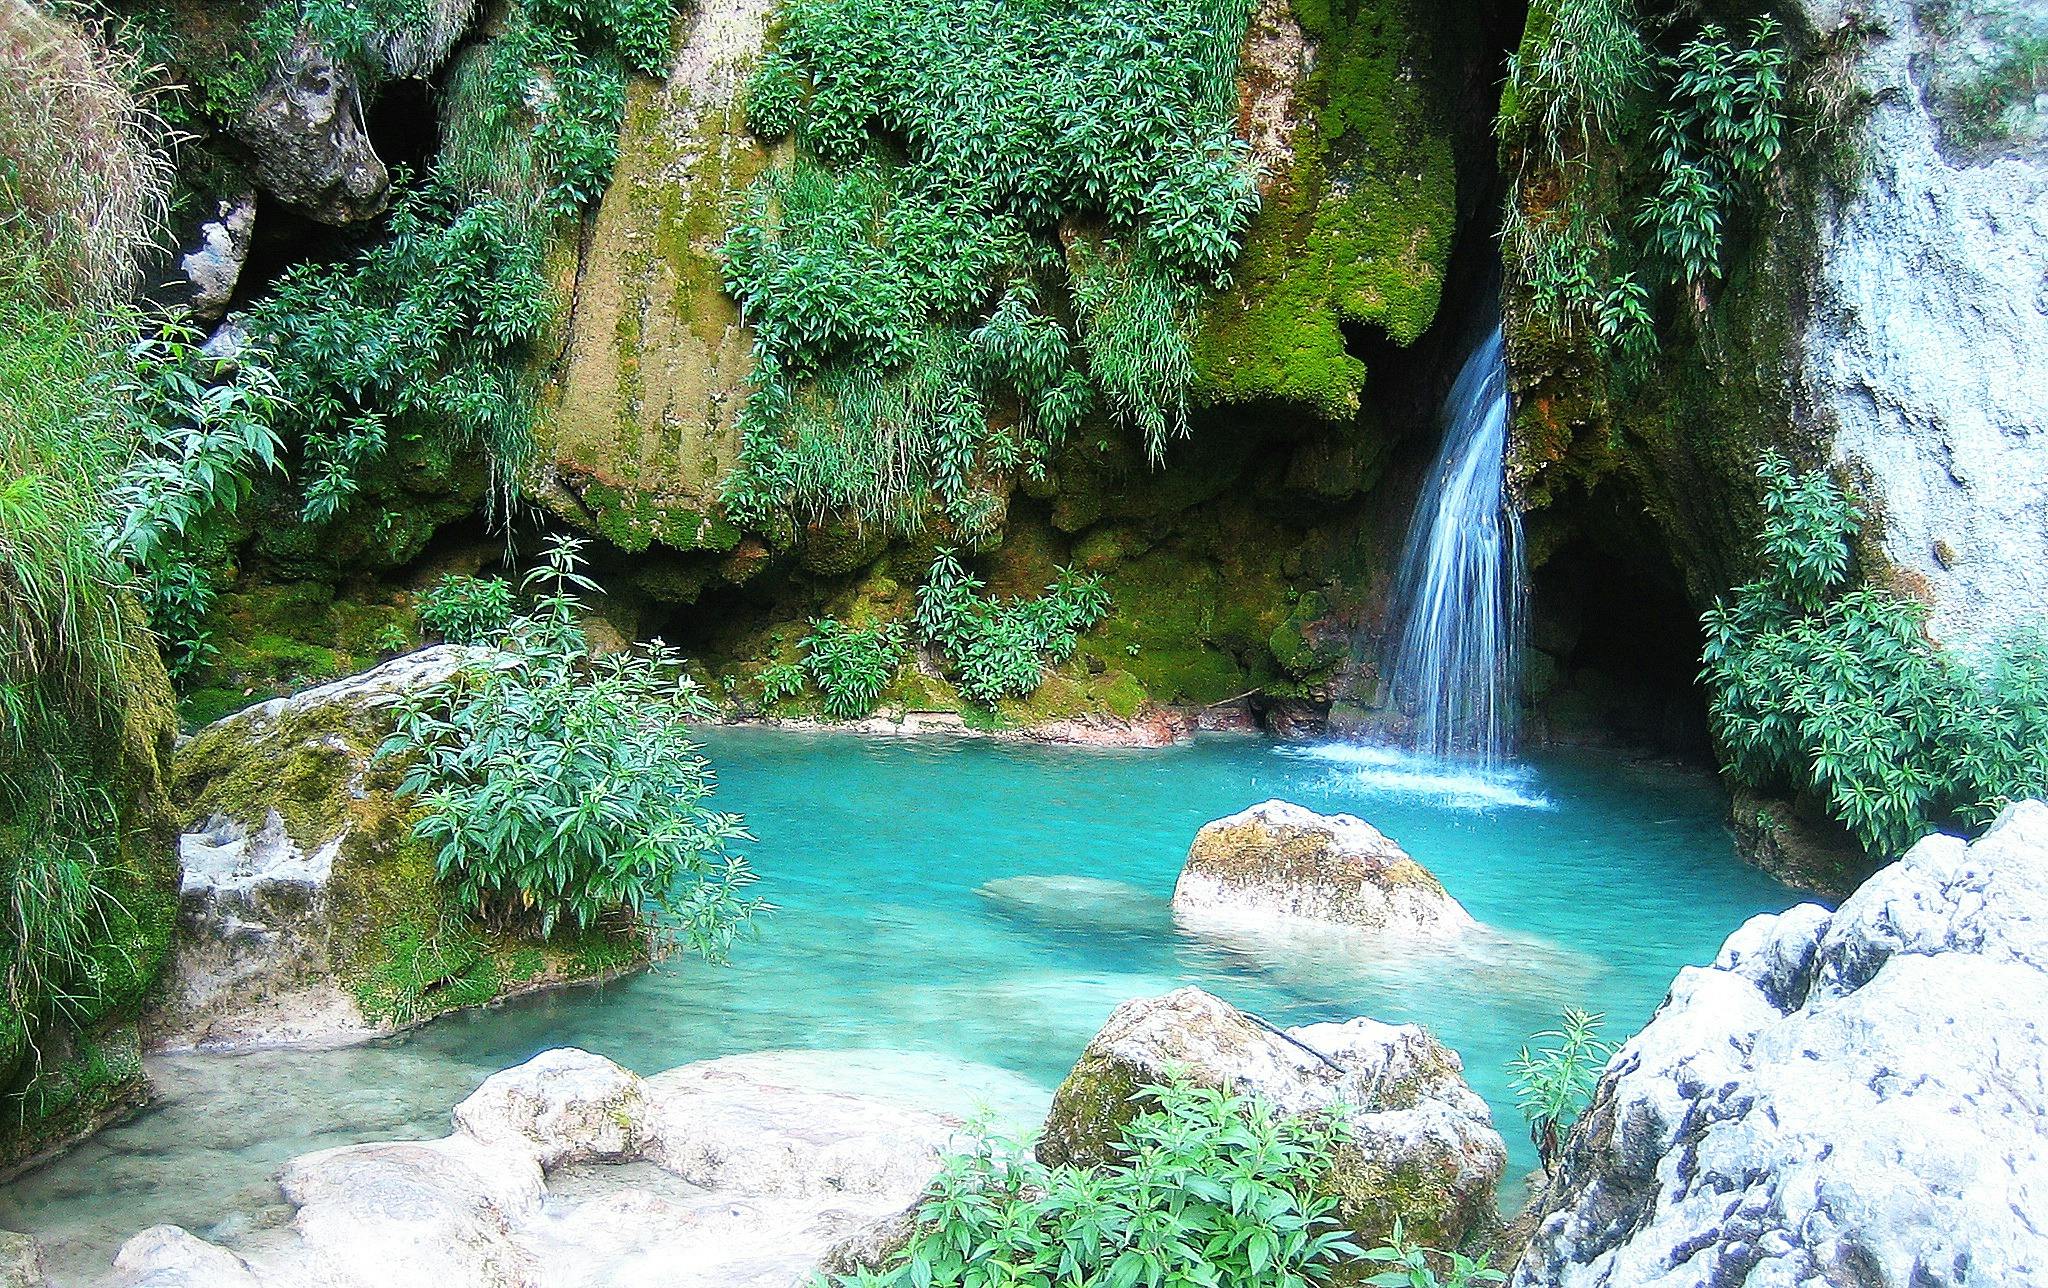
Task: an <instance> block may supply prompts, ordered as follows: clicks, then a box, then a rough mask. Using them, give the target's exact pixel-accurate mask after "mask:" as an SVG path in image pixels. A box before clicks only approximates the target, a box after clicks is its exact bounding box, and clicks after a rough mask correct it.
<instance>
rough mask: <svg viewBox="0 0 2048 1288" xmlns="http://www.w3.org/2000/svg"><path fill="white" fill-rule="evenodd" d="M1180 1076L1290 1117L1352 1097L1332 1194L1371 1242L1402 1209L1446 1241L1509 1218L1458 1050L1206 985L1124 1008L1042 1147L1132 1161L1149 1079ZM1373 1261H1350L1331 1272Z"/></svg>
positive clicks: (1071, 1157)
mask: <svg viewBox="0 0 2048 1288" xmlns="http://www.w3.org/2000/svg"><path fill="white" fill-rule="evenodd" d="M1174 1079H1179V1080H1181V1081H1184V1082H1187V1083H1190V1084H1192V1085H1195V1086H1200V1087H1210V1088H1218V1089H1224V1090H1228V1091H1230V1092H1232V1093H1234V1094H1236V1095H1239V1096H1257V1097H1258V1098H1260V1099H1262V1100H1264V1101H1265V1102H1266V1104H1267V1105H1269V1106H1270V1107H1271V1108H1272V1109H1273V1110H1275V1111H1276V1112H1277V1113H1279V1114H1280V1115H1282V1116H1283V1117H1295V1116H1301V1115H1321V1114H1329V1113H1333V1112H1336V1111H1337V1110H1338V1109H1339V1108H1340V1107H1341V1108H1342V1109H1343V1111H1344V1112H1345V1115H1346V1120H1347V1121H1348V1123H1349V1124H1350V1128H1351V1131H1350V1140H1349V1142H1348V1143H1347V1144H1345V1145H1343V1146H1340V1147H1339V1148H1338V1149H1337V1150H1336V1151H1335V1152H1334V1153H1333V1154H1332V1156H1331V1159H1330V1164H1331V1165H1330V1168H1329V1170H1328V1172H1327V1173H1326V1175H1325V1179H1324V1186H1325V1190H1324V1192H1325V1193H1327V1194H1328V1195H1329V1196H1330V1197H1332V1198H1334V1199H1335V1200H1336V1208H1335V1211H1334V1214H1333V1215H1334V1216H1335V1219H1336V1220H1337V1221H1338V1222H1339V1224H1341V1225H1342V1226H1344V1227H1345V1228H1347V1229H1348V1230H1349V1231H1350V1232H1351V1236H1352V1238H1353V1240H1354V1241H1355V1242H1357V1243H1359V1245H1360V1246H1361V1247H1374V1246H1377V1245H1379V1244H1381V1243H1384V1242H1385V1241H1386V1239H1387V1237H1388V1236H1389V1235H1390V1234H1391V1233H1392V1231H1393V1225H1394V1221H1395V1220H1396V1219H1397V1218H1398V1219H1399V1220H1400V1221H1401V1222H1402V1223H1403V1225H1404V1226H1405V1228H1406V1229H1407V1231H1408V1233H1409V1236H1410V1237H1411V1238H1414V1239H1415V1240H1416V1241H1418V1242H1420V1243H1423V1244H1425V1245H1427V1246H1430V1247H1436V1248H1461V1247H1466V1246H1469V1244H1470V1243H1472V1242H1473V1241H1475V1240H1477V1239H1480V1238H1483V1237H1484V1236H1485V1235H1486V1234H1487V1233H1489V1232H1490V1231H1491V1230H1492V1228H1493V1227H1494V1226H1495V1225H1496V1224H1497V1222H1498V1215H1497V1213H1496V1212H1495V1209H1494V1195H1495V1192H1496V1188H1497V1186H1498V1184H1499V1181H1500V1176H1501V1173H1502V1171H1503V1170H1504V1169H1505V1167H1506V1164H1507V1151H1506V1148H1505V1146H1504V1145H1503V1144H1502V1142H1501V1139H1500V1136H1499V1135H1498V1133H1496V1132H1495V1131H1494V1130H1493V1127H1492V1125H1491V1121H1490V1117H1489V1115H1488V1112H1487V1109H1486V1105H1485V1103H1484V1102H1483V1101H1481V1100H1480V1099H1479V1097H1478V1096H1476V1095H1475V1094H1473V1092H1472V1090H1471V1089H1470V1088H1469V1087H1467V1086H1466V1085H1465V1081H1464V1077H1463V1070H1462V1066H1461V1065H1460V1063H1459V1061H1458V1057H1457V1056H1456V1054H1454V1053H1453V1052H1451V1051H1450V1050H1449V1049H1448V1048H1446V1047H1445V1046H1443V1045H1442V1044H1441V1043H1439V1042H1438V1041H1436V1039H1435V1038H1433V1037H1431V1036H1430V1035H1429V1034H1428V1033H1426V1032H1425V1031H1423V1030H1422V1029H1420V1028H1417V1027H1415V1026H1413V1025H1406V1026H1399V1027H1396V1026H1392V1025H1385V1024H1378V1023H1375V1022H1373V1021H1371V1020H1353V1021H1351V1022H1350V1023H1348V1024H1318V1025H1311V1026H1309V1027H1306V1028H1300V1029H1290V1030H1288V1031H1287V1032H1285V1033H1282V1032H1281V1031H1280V1030H1278V1029H1276V1028H1274V1027H1273V1026H1271V1025H1269V1024H1266V1023H1265V1022H1264V1021H1262V1020H1260V1019H1258V1017H1256V1016H1252V1015H1248V1014H1246V1013H1245V1012H1242V1011H1239V1010H1238V1009H1237V1008H1235V1007H1233V1006H1231V1005H1230V1004H1229V1003H1227V1002H1224V1001H1223V1000H1221V999H1220V998H1217V997H1214V996H1212V995H1210V994H1208V993H1205V992H1203V991H1201V990H1200V989H1195V988H1183V989H1178V990H1175V991H1174V992H1172V993H1168V994H1166V995H1165V996H1163V997H1155V998H1138V999H1136V1000H1133V1001H1129V1002H1125V1003H1124V1004H1123V1005H1121V1006H1119V1007H1118V1008H1117V1009H1116V1011H1115V1012H1114V1013H1113V1014H1112V1015H1111V1016H1110V1018H1109V1021H1108V1023H1106V1024H1104V1025H1103V1027H1102V1031H1101V1032H1099V1033H1097V1034H1096V1035H1095V1037H1094V1038H1093V1039H1092V1040H1091V1041H1090V1042H1089V1043H1088V1046H1087V1048H1086V1049H1085V1050H1084V1051H1083V1052H1082V1054H1081V1058H1080V1059H1079V1060H1078V1061H1076V1062H1075V1064H1074V1068H1073V1070H1072V1072H1070V1073H1069V1074H1068V1075H1067V1077H1066V1079H1065V1081H1063V1082H1062V1083H1061V1084H1060V1087H1059V1090H1058V1091H1056V1092H1055V1093H1054V1095H1053V1103H1052V1108H1051V1110H1050V1111H1049V1112H1048V1113H1047V1115H1046V1120H1045V1130H1044V1133H1043V1134H1042V1135H1041V1137H1040V1139H1039V1144H1038V1157H1039V1158H1040V1160H1041V1161H1043V1162H1045V1163H1046V1164H1048V1165H1051V1166H1061V1165H1073V1166H1080V1167H1116V1166H1119V1165H1121V1164H1122V1163H1123V1162H1124V1161H1125V1159H1126V1157H1127V1154H1126V1151H1125V1150H1124V1148H1123V1139H1124V1136H1125V1133H1126V1130H1127V1129H1128V1127H1129V1125H1130V1123H1131V1121H1132V1120H1133V1119H1134V1118H1136V1117H1137V1115H1138V1114H1139V1113H1140V1112H1141V1111H1142V1109H1143V1108H1144V1105H1145V1103H1146V1100H1147V1098H1148V1097H1147V1095H1146V1092H1145V1088H1148V1087H1155V1086H1160V1085H1163V1084H1165V1083H1166V1082H1168V1081H1171V1080H1174ZM1424 1122H1427V1123H1428V1124H1430V1126H1429V1127H1428V1128H1427V1129H1423V1128H1422V1127H1421V1124H1422V1123H1424ZM1370 1272H1371V1271H1370V1267H1366V1266H1363V1265H1352V1266H1347V1267H1345V1268H1343V1269H1342V1270H1340V1271H1339V1273H1338V1275H1337V1276H1336V1277H1335V1278H1334V1279H1333V1280H1332V1282H1335V1283H1359V1282H1362V1281H1363V1280H1364V1278H1365V1277H1366V1275H1367V1274H1369V1273H1370Z"/></svg>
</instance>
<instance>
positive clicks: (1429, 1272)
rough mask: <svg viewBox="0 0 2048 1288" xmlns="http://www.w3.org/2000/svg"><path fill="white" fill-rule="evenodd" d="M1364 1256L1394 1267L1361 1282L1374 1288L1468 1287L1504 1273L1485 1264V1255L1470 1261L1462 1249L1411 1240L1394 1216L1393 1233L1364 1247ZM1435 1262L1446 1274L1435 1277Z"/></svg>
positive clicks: (1492, 1281) (1497, 1279) (1493, 1280)
mask: <svg viewBox="0 0 2048 1288" xmlns="http://www.w3.org/2000/svg"><path fill="white" fill-rule="evenodd" d="M1432 1258H1434V1259H1435V1260H1434V1261H1432V1260H1431V1259H1432ZM1365 1259H1366V1260H1367V1261H1370V1262H1373V1263H1375V1264H1377V1265H1387V1266H1392V1267H1394V1268H1393V1269H1392V1270H1382V1271H1380V1272H1379V1273H1378V1274H1376V1275H1374V1276H1372V1277H1371V1278H1370V1279H1367V1280H1366V1281H1365V1282H1366V1283H1368V1284H1371V1285H1373V1286H1374V1288H1472V1285H1474V1284H1497V1283H1506V1282H1507V1276H1506V1275H1504V1274H1502V1273H1501V1272H1500V1271H1498V1270H1492V1269H1489V1268H1488V1267H1487V1264H1486V1262H1487V1258H1485V1257H1480V1258H1479V1259H1477V1260H1474V1259H1473V1258H1471V1257H1468V1256H1466V1255H1465V1254H1464V1253H1462V1252H1440V1251H1438V1250H1436V1249H1434V1248H1425V1247H1423V1246H1421V1245H1420V1244H1417V1243H1414V1242H1411V1241H1410V1240H1409V1238H1408V1231H1407V1227H1406V1225H1405V1224H1404V1223H1403V1222H1402V1220H1401V1218H1400V1217H1398V1216H1397V1217H1395V1218H1394V1232H1393V1234H1392V1235H1390V1236H1389V1237H1388V1239H1387V1242H1386V1243H1385V1245H1383V1246H1381V1247H1377V1248H1368V1249H1367V1250H1366V1253H1365ZM1438 1263H1442V1264H1444V1265H1447V1266H1448V1267H1449V1270H1448V1272H1447V1274H1448V1277H1439V1276H1438V1274H1437V1272H1436V1265H1437V1264H1438Z"/></svg>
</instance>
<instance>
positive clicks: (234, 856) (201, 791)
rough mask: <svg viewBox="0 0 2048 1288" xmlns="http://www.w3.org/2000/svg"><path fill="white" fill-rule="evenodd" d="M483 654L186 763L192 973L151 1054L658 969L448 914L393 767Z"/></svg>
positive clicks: (414, 672) (183, 937) (233, 724)
mask: <svg viewBox="0 0 2048 1288" xmlns="http://www.w3.org/2000/svg"><path fill="white" fill-rule="evenodd" d="M495 656H496V655H494V654H491V653H489V652H488V651H485V650H477V649H464V648H457V647H453V646H448V645H443V646H440V647H436V648H430V649H425V650H423V651H421V652H418V653H414V654H411V655H410V656H407V657H401V658H398V659H396V660H394V661H391V662H387V663H385V664H384V665H382V666H380V667H377V668H376V669H374V670H372V671H369V672H366V673H365V674H363V675H359V676H352V677H350V678H348V679H345V680H339V681H336V682H335V683H333V684H328V685H323V686H321V687H319V688H315V689H309V690H307V691H306V692H304V693H300V694H297V695H295V696H293V697H289V698H276V699H273V700H272V701H269V702H265V703H262V704H261V705H259V706H255V707H251V708H249V709H247V710H245V711H242V712H239V713H237V714H235V715H232V716H229V717H227V718H226V719H224V720H220V721H217V722H216V723H214V724H211V725H208V726H207V727H206V728H204V729H202V730H200V731H199V732H198V733H197V734H195V735H194V736H193V737H192V738H191V740H190V741H188V742H187V743H186V744H185V745H184V746H182V747H181V748H179V751H178V754H177V757H176V760H175V763H174V769H173V786H174V796H175V799H176V801H177V804H178V806H179V808H180V809H181V810H182V811H183V813H184V816H185V819H186V821H187V824H188V830H187V831H186V832H185V834H184V836H183V837H182V838H181V839H180V841H179V854H180V858H181V860H182V862H183V865H184V879H183V889H182V897H181V905H180V927H181V934H180V936H179V944H178V949H177V958H176V965H175V968H174V970H173V973H172V976H171V979H170V981H169V983H168V986H167V988H166V990H165V998H164V1001H163V1003H162V1005H161V1006H160V1007H159V1008H158V1010H157V1011H156V1012H155V1013H154V1014H153V1015H152V1016H151V1017H150V1021H149V1024H148V1029H149V1036H150V1040H151V1043H152V1045H154V1046H156V1047H159V1048H163V1047H183V1046H195V1045H196V1046H214V1047H221V1046H246V1045H252V1044H265V1043H280V1042H335V1041H348V1040H353V1039H357V1038H361V1037H365V1036H368V1035H370V1034H373V1033H377V1032H381V1031H388V1030H389V1029H390V1028H392V1027H394V1026H396V1025H400V1024H404V1023H409V1022H411V1021H414V1020H419V1019H424V1018H427V1017H428V1016H431V1015H435V1014H438V1013H440V1012H443V1011H447V1010H452V1009H456V1008H459V1007H462V1006H470V1005H476V1004H479V1003H482V1002H488V1001H492V1000H494V999H496V998H499V997H503V996H506V995H508V994H510V993H514V992H524V991H530V990H532V989H535V988H541V987H546V986H549V985H552V984H558V983H562V982H566V981H570V980H575V979H582V978H589V977H593V976H602V975H605V974H609V973H615V972H617V971H619V970H623V969H627V968H630V967H631V966H634V965H637V964H640V963H641V962H643V961H644V960H645V951H646V949H645V945H644V944H643V943H641V942H640V941H639V940H637V939H632V938H627V939H620V940H611V939H604V938H602V937H597V936H592V937H590V938H588V939H586V940H582V941H561V942H558V941H557V940H546V941H538V940H533V939H530V938H528V937H526V936H523V935H520V934H517V933H513V932H507V931H501V930H497V929H494V928H487V927H484V926H481V925H477V924H473V923H472V922H471V921H470V920H469V919H468V918H467V917H464V916H462V915H461V914H459V913H458V912H456V911H455V910H454V909H453V908H452V907H451V906H450V905H449V903H448V901H447V898H446V896H445V895H444V894H443V892H442V890H441V887H440V884H439V882H438V880H437V879H436V876H435V861H434V849H433V847H432V846H430V845H428V844H427V843H425V842H422V841H420V840H417V839H416V838H414V837H413V835H412V825H413V822H414V820H415V818H416V817H417V815H416V812H415V808H414V806H413V805H412V804H411V803H410V802H409V801H401V800H399V799H398V798H397V796H396V795H395V792H396V789H397V787H398V784H399V782H400V780H401V779H402V777H403V769H402V766H400V765H398V764H395V763H392V762H391V761H389V760H385V759H380V758H379V757H378V755H377V752H378V749H379V748H380V747H381V746H382V745H383V743H384V740H385V739H386V738H387V737H389V736H390V733H391V730H392V728H393V727H394V722H395V717H396V711H397V707H398V705H399V704H400V702H402V701H403V700H404V699H405V698H407V697H408V696H410V695H411V694H413V693H415V692H417V691H418V690H419V689H420V688H422V687H423V686H426V685H430V684H433V683H436V682H438V681H440V680H444V679H446V678H448V677H449V676H451V675H453V674H454V673H455V672H456V671H457V670H458V669H459V668H461V667H463V666H466V665H488V664H489V663H490V662H491V660H492V659H493V658H494V657H495Z"/></svg>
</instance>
